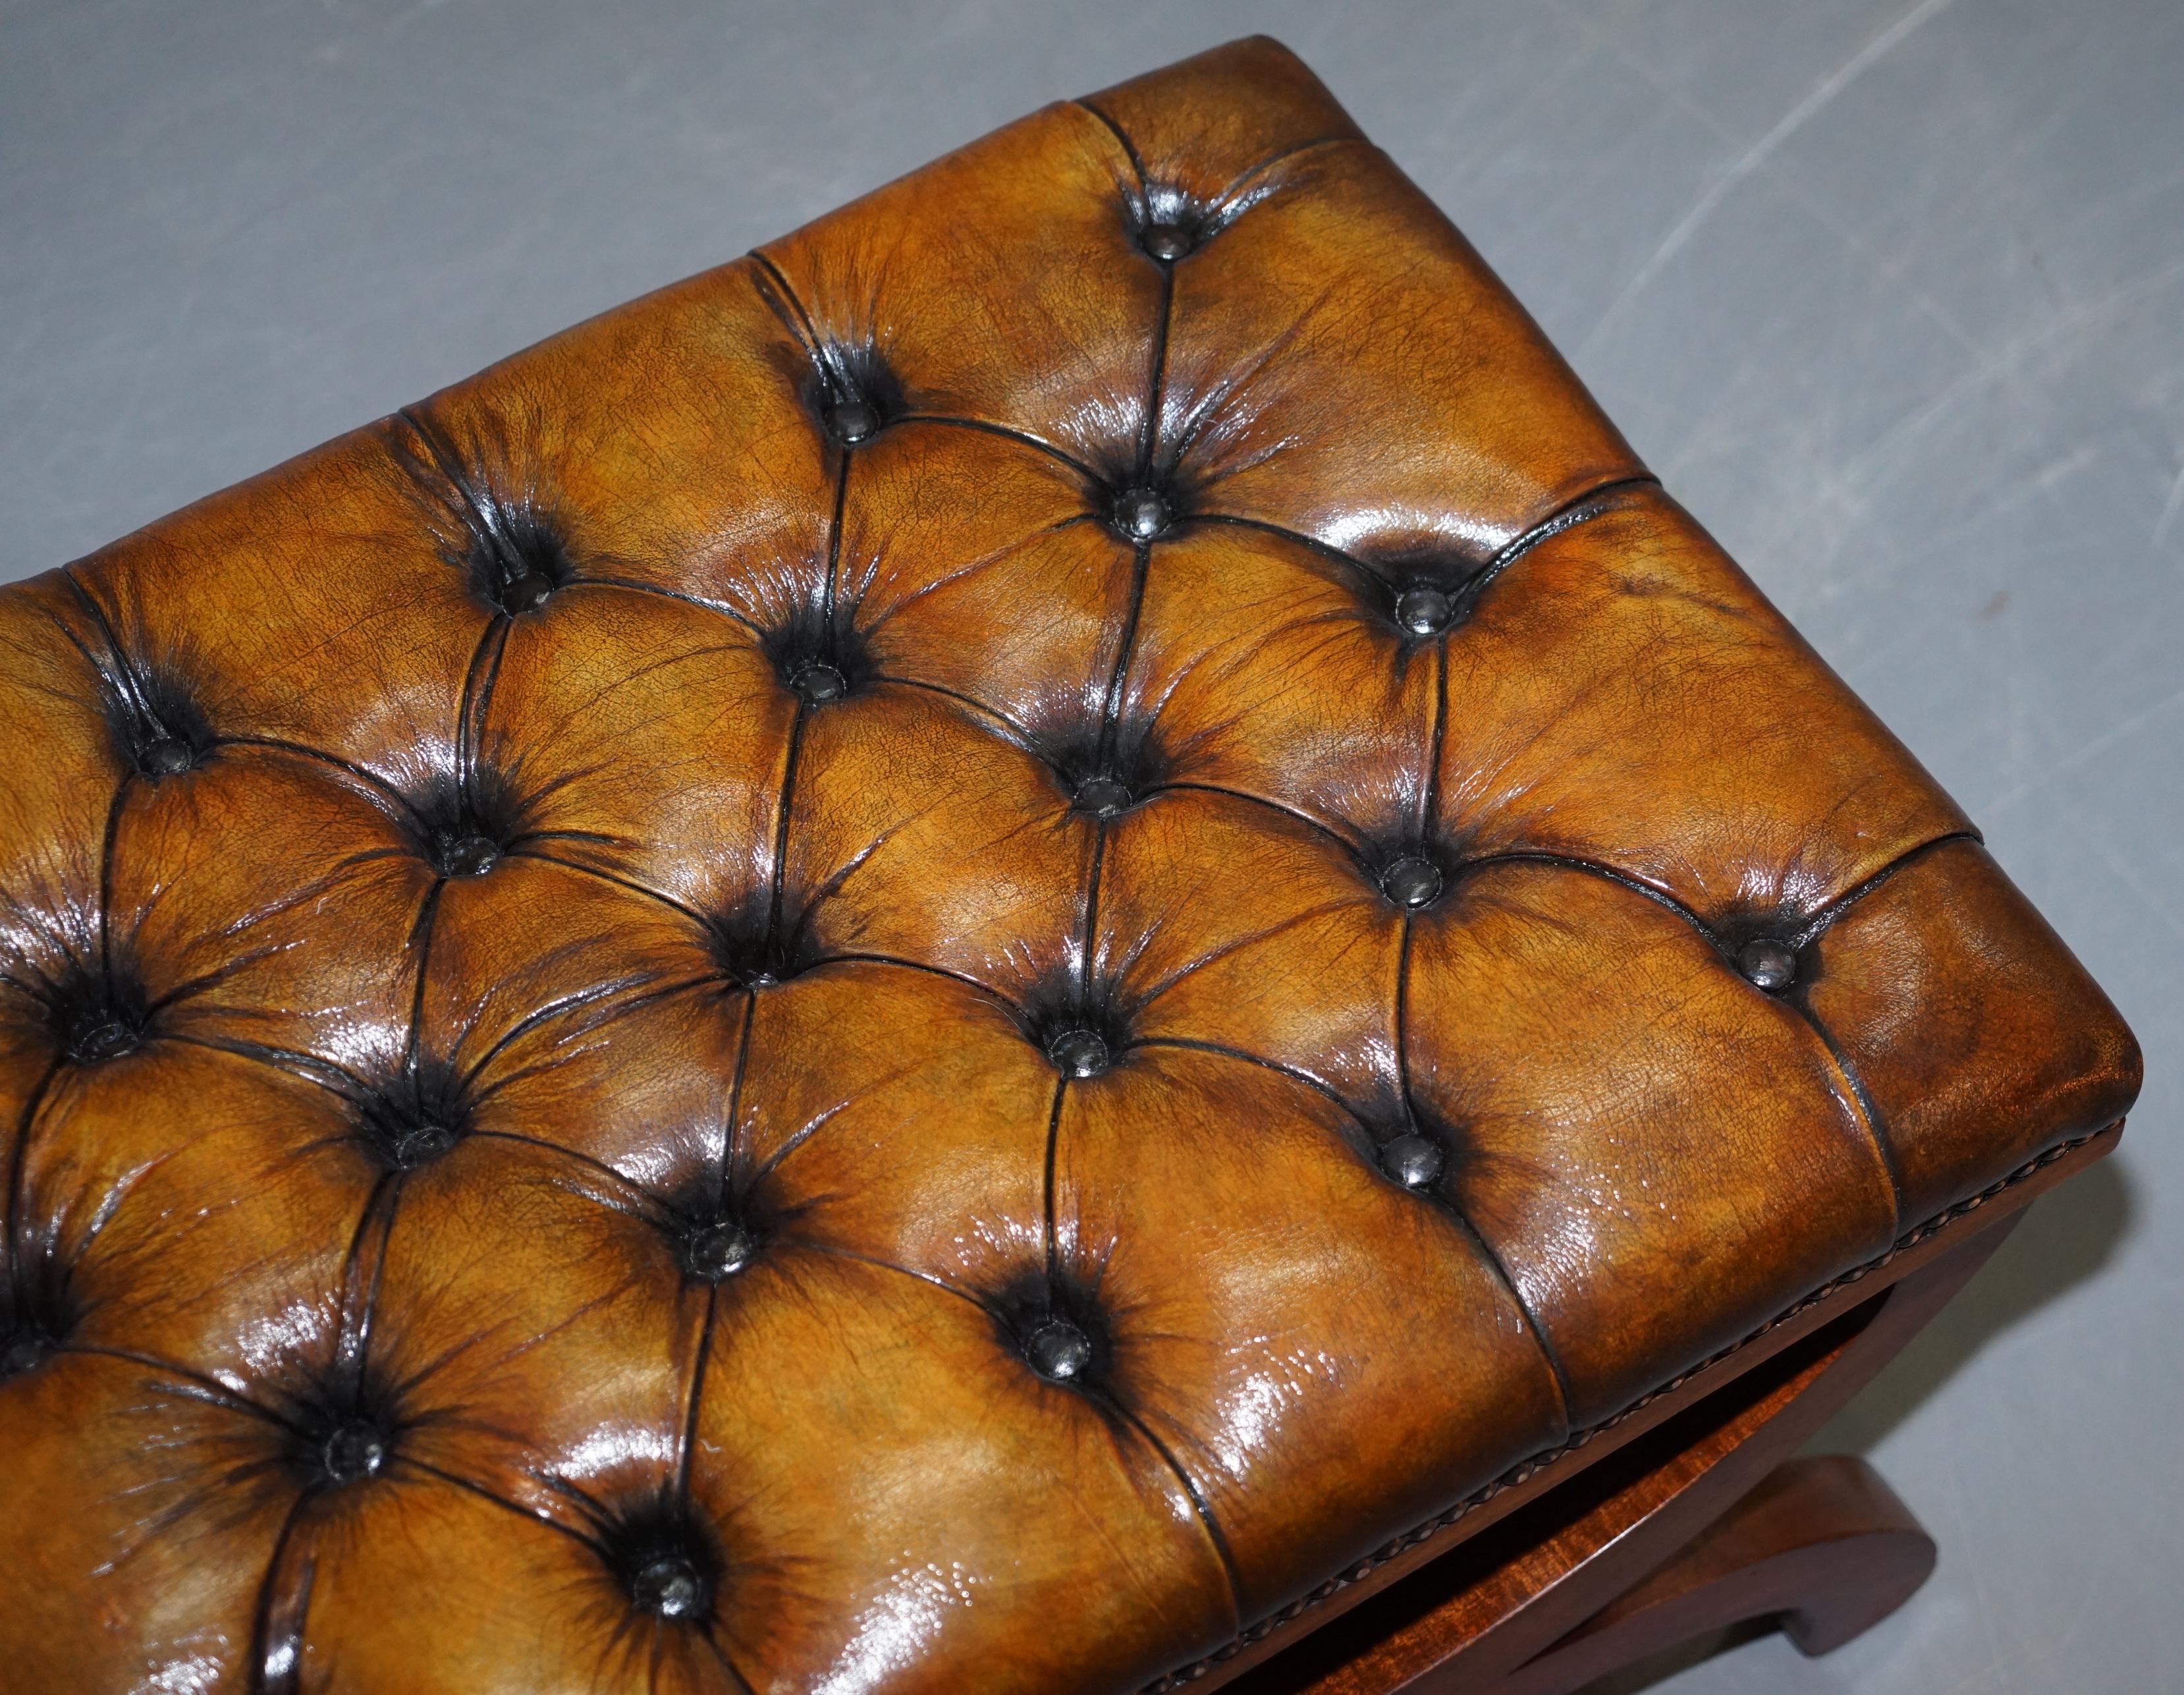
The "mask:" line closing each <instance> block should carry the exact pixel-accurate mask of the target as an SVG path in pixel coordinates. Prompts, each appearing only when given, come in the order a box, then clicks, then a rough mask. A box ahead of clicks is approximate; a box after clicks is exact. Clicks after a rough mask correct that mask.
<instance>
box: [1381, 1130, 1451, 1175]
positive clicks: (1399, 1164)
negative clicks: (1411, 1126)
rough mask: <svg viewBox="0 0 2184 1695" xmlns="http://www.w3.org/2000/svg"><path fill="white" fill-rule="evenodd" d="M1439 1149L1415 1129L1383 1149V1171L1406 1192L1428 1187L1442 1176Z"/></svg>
mask: <svg viewBox="0 0 2184 1695" xmlns="http://www.w3.org/2000/svg"><path fill="white" fill-rule="evenodd" d="M1442 1163H1443V1158H1442V1155H1441V1151H1440V1148H1439V1147H1438V1146H1435V1144H1434V1143H1432V1142H1430V1141H1428V1140H1426V1139H1425V1138H1424V1136H1422V1135H1418V1132H1417V1131H1415V1130H1413V1131H1411V1132H1409V1133H1408V1134H1407V1135H1400V1136H1397V1137H1396V1139H1395V1140H1393V1141H1391V1142H1390V1143H1389V1144H1388V1145H1387V1146H1385V1147H1384V1148H1382V1149H1381V1150H1380V1169H1381V1170H1383V1171H1385V1172H1386V1173H1387V1174H1388V1175H1389V1176H1390V1177H1392V1178H1394V1179H1396V1182H1398V1183H1400V1184H1401V1185H1403V1187H1404V1188H1406V1189H1424V1188H1428V1187H1429V1186H1430V1185H1432V1184H1433V1183H1434V1182H1435V1179H1438V1178H1439V1177H1440V1172H1441V1166H1442Z"/></svg>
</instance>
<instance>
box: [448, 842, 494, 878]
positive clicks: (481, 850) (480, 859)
mask: <svg viewBox="0 0 2184 1695" xmlns="http://www.w3.org/2000/svg"><path fill="white" fill-rule="evenodd" d="M499 857H500V850H499V847H497V846H495V845H493V843H492V842H491V841H489V840H487V839H486V838H485V837H483V836H478V835H470V836H450V837H448V838H446V839H443V841H442V842H441V843H440V845H439V852H438V854H437V858H438V860H439V864H440V869H441V871H442V872H443V873H445V874H446V875H448V876H449V877H482V876H483V875H485V873H487V872H488V871H491V870H492V869H493V864H494V861H497V860H499Z"/></svg>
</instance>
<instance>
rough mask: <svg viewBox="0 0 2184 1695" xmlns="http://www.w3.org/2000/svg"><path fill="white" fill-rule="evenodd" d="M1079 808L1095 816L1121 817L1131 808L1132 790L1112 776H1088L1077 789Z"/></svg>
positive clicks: (1103, 817)
mask: <svg viewBox="0 0 2184 1695" xmlns="http://www.w3.org/2000/svg"><path fill="white" fill-rule="evenodd" d="M1076 801H1077V810H1078V811H1080V812H1089V813H1090V814H1091V815H1092V816H1093V817H1095V818H1102V819H1105V818H1119V817H1122V815H1123V813H1125V812H1127V811H1129V810H1130V791H1129V790H1128V789H1125V788H1124V787H1123V785H1122V784H1121V783H1117V782H1116V781H1115V779H1114V778H1112V777H1092V778H1086V779H1085V780H1084V783H1081V784H1079V785H1078V790H1077V796H1076Z"/></svg>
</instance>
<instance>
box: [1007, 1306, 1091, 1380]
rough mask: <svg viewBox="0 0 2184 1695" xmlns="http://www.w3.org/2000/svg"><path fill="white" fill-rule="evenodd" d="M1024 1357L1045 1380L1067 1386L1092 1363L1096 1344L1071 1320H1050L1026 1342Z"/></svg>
mask: <svg viewBox="0 0 2184 1695" xmlns="http://www.w3.org/2000/svg"><path fill="white" fill-rule="evenodd" d="M1024 1358H1027V1359H1028V1360H1029V1361H1030V1362H1031V1369H1033V1370H1034V1371H1036V1372H1037V1373H1038V1374H1039V1375H1040V1376H1041V1377H1045V1378H1048V1379H1050V1380H1053V1381H1054V1382H1056V1383H1067V1382H1068V1381H1069V1380H1071V1379H1072V1378H1073V1377H1075V1376H1077V1375H1078V1374H1079V1373H1081V1372H1082V1371H1084V1368H1085V1367H1087V1366H1089V1364H1091V1363H1092V1343H1091V1340H1090V1338H1089V1337H1088V1336H1086V1335H1085V1334H1084V1331H1082V1330H1078V1328H1077V1326H1076V1325H1074V1324H1071V1323H1070V1322H1069V1320H1068V1319H1048V1320H1047V1321H1046V1322H1045V1324H1041V1325H1040V1326H1039V1328H1038V1329H1037V1330H1034V1331H1033V1332H1032V1333H1031V1335H1029V1336H1028V1337H1027V1338H1026V1339H1025V1341H1024Z"/></svg>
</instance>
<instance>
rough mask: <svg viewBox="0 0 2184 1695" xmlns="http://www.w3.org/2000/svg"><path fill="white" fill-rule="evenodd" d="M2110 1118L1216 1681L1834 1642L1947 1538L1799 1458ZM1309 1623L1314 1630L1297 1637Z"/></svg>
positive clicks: (1357, 1681) (1522, 1682) (1568, 1663)
mask: <svg viewBox="0 0 2184 1695" xmlns="http://www.w3.org/2000/svg"><path fill="white" fill-rule="evenodd" d="M2115 1135H2116V1132H2115V1131H2114V1129H2110V1130H2108V1131H2104V1132H2103V1133H2102V1134H2101V1135H2098V1136H2095V1137H2092V1138H2090V1139H2088V1140H2087V1141H2085V1142H2084V1143H2082V1144H2079V1145H2077V1146H2074V1147H2072V1148H2071V1149H2070V1150H2069V1151H2068V1152H2067V1153H2066V1154H2064V1155H2063V1156H2061V1157H2057V1158H2054V1159H2052V1160H2051V1161H2050V1162H2048V1163H2047V1164H2046V1165H2045V1166H2044V1167H2043V1168H2041V1169H2039V1170H2037V1171H2036V1172H2032V1173H2031V1174H2029V1175H2027V1176H2026V1177H2025V1179H2024V1180H2022V1181H2020V1182H2016V1183H2014V1184H2013V1185H2009V1187H2008V1188H2007V1189H1998V1190H1997V1191H1996V1192H1994V1193H1993V1194H1992V1196H1989V1197H1986V1198H1985V1200H1984V1204H1982V1205H1981V1206H1979V1207H1975V1208H1973V1209H1970V1210H1968V1211H1966V1212H1965V1213H1964V1214H1963V1215H1962V1216H1960V1217H1957V1218H1952V1219H1950V1220H1949V1221H1947V1223H1945V1224H1937V1225H1936V1226H1935V1227H1932V1228H1931V1229H1928V1230H1926V1231H1924V1232H1921V1233H1919V1234H1918V1235H1917V1236H1916V1238H1915V1240H1914V1242H1913V1243H1912V1245H1910V1246H1906V1248H1905V1249H1904V1250H1903V1252H1900V1253H1899V1254H1898V1255H1897V1256H1896V1257H1895V1258H1894V1259H1893V1260H1892V1262H1891V1263H1889V1264H1888V1265H1887V1266H1886V1267H1884V1268H1880V1269H1878V1270H1876V1271H1875V1272H1874V1273H1873V1274H1870V1275H1869V1277H1867V1278H1864V1279H1861V1280H1858V1281H1856V1282H1853V1283H1851V1284H1849V1285H1847V1286H1846V1287H1844V1288H1842V1289H1841V1290H1840V1291H1836V1294H1835V1295H1833V1296H1830V1297H1829V1298H1828V1299H1826V1300H1825V1301H1823V1302H1818V1303H1816V1304H1815V1305H1814V1307H1813V1308H1812V1310H1811V1311H1810V1312H1808V1313H1804V1314H1802V1315H1800V1317H1799V1318H1797V1319H1795V1320H1793V1321H1791V1322H1789V1323H1787V1324H1784V1325H1782V1326H1780V1328H1779V1330H1776V1331H1775V1332H1773V1333H1770V1334H1769V1335H1768V1336H1766V1337H1764V1338H1763V1339H1761V1340H1760V1341H1757V1342H1755V1343H1752V1344H1748V1345H1747V1347H1746V1348H1745V1349H1741V1350H1739V1351H1738V1352H1736V1354H1733V1355H1731V1356H1730V1357H1729V1358H1725V1359H1724V1360H1723V1361H1721V1362H1719V1363H1718V1364H1717V1365H1715V1366H1713V1367H1709V1368H1708V1369H1707V1370H1705V1371H1703V1372H1701V1373H1699V1374H1697V1376H1696V1377H1695V1378H1694V1379H1693V1380H1691V1382H1690V1383H1689V1384H1687V1385H1685V1386H1683V1387H1682V1388H1681V1389H1680V1390H1679V1391H1677V1392H1675V1393H1674V1394H1672V1395H1669V1396H1665V1397H1662V1404H1660V1405H1658V1406H1657V1407H1654V1408H1650V1409H1648V1410H1647V1412H1646V1414H1645V1416H1642V1417H1639V1418H1635V1419H1630V1420H1628V1421H1626V1423H1625V1424H1624V1425H1619V1426H1616V1427H1612V1428H1611V1429H1610V1430H1607V1431H1603V1432H1602V1433H1601V1435H1600V1436H1597V1437H1596V1439H1595V1440H1594V1441H1593V1442H1591V1443H1589V1444H1587V1445H1586V1447H1585V1448H1583V1449H1580V1450H1577V1451H1576V1452H1572V1453H1569V1454H1566V1455H1564V1456H1563V1457H1562V1458H1560V1459H1558V1460H1557V1461H1555V1462H1554V1463H1552V1464H1549V1465H1546V1466H1545V1467H1543V1468H1541V1470H1540V1472H1539V1474H1538V1475H1537V1477H1536V1478H1535V1479H1533V1480H1529V1482H1528V1483H1527V1484H1526V1485H1524V1486H1518V1487H1514V1488H1512V1489H1509V1490H1508V1491H1506V1493H1505V1494H1504V1495H1501V1496H1496V1497H1492V1498H1490V1499H1489V1500H1488V1501H1486V1502H1485V1503H1482V1504H1481V1505H1480V1506H1479V1508H1476V1509H1474V1512H1473V1513H1472V1514H1467V1515H1466V1516H1465V1517H1464V1518H1462V1519H1457V1521H1456V1523H1455V1525H1452V1526H1451V1533H1450V1534H1449V1535H1448V1536H1446V1538H1445V1539H1443V1538H1440V1537H1436V1538H1435V1539H1433V1541H1431V1542H1427V1543H1425V1544H1423V1545H1422V1546H1421V1547H1418V1549H1416V1550H1413V1552H1412V1554H1411V1555H1408V1556H1399V1557H1397V1558H1392V1559H1390V1561H1388V1562H1387V1564H1386V1565H1385V1567H1384V1568H1376V1569H1374V1570H1372V1571H1370V1572H1369V1574H1368V1575H1365V1576H1362V1577H1361V1578H1359V1579H1358V1580H1357V1581H1356V1582H1355V1583H1354V1584H1352V1585H1351V1592H1346V1593H1344V1594H1343V1595H1342V1596H1341V1597H1340V1602H1339V1603H1336V1604H1331V1605H1329V1607H1328V1609H1326V1610H1327V1613H1328V1614H1329V1616H1327V1617H1325V1618H1323V1619H1312V1618H1310V1617H1309V1615H1307V1617H1306V1618H1300V1619H1299V1620H1297V1621H1296V1625H1297V1626H1299V1627H1301V1628H1292V1629H1288V1630H1284V1631H1280V1632H1279V1633H1276V1634H1274V1635H1272V1636H1269V1637H1268V1639H1267V1640H1265V1641H1264V1642H1259V1643H1256V1644H1254V1645H1253V1647H1252V1648H1250V1649H1248V1650H1246V1651H1245V1653H1240V1654H1239V1655H1237V1656H1236V1658H1235V1659H1234V1661H1233V1662H1232V1663H1230V1664H1225V1665H1223V1666H1222V1667H1220V1668H1219V1669H1218V1670H1217V1671H1214V1672H1212V1674H1211V1675H1206V1676H1205V1677H1203V1679H1202V1680H1194V1681H1196V1682H1197V1684H1198V1687H1199V1688H1201V1689H1204V1690H1211V1689H1213V1688H1217V1687H1218V1688H1223V1689H1226V1690H1228V1691H1229V1692H1230V1695H1397V1692H1401V1695H1569V1692H1572V1691H1574V1690H1577V1689H1579V1688H1580V1687H1583V1686H1584V1685H1585V1684H1587V1683H1590V1682H1591V1681H1594V1680H1596V1679H1597V1678H1600V1677H1602V1676H1603V1675H1607V1674H1608V1673H1610V1672H1613V1671H1615V1670H1619V1669H1621V1668H1623V1667H1624V1666H1628V1665H1630V1664H1635V1663H1636V1662H1638V1661H1640V1660H1642V1659H1647V1658H1649V1657H1651V1656H1652V1655H1653V1654H1655V1653H1658V1652H1660V1651H1661V1650H1663V1649H1664V1648H1672V1647H1674V1646H1675V1645H1676V1644H1678V1643H1679V1642H1686V1641H1689V1640H1691V1638H1692V1637H1694V1636H1699V1635H1702V1634H1703V1633H1706V1632H1708V1631H1713V1630H1715V1629H1718V1628H1719V1627H1721V1626H1723V1625H1730V1624H1735V1623H1738V1622H1741V1621H1743V1620H1752V1619H1769V1620H1775V1621H1776V1622H1777V1623H1779V1624H1780V1626H1781V1628H1782V1629H1783V1630H1784V1631H1786V1633H1787V1634H1788V1635H1789V1636H1790V1637H1791V1640H1792V1641H1793V1642H1796V1643H1797V1645H1798V1646H1799V1647H1800V1648H1803V1649H1804V1650H1805V1651H1806V1652H1807V1653H1825V1652H1827V1651H1828V1650H1829V1649H1830V1648H1835V1647H1837V1646H1839V1645H1840V1644H1841V1643H1842V1642H1847V1641H1849V1640H1850V1639H1851V1638H1852V1637H1853V1636H1856V1635H1858V1633H1859V1632H1860V1631H1864V1629H1866V1628H1867V1627H1868V1626H1869V1625H1873V1624H1875V1623H1876V1622H1877V1621H1879V1620H1881V1619H1883V1618H1885V1617H1886V1616H1887V1614H1889V1613H1891V1612H1892V1611H1893V1610H1894V1609H1896V1608H1897V1607H1898V1606H1900V1605H1902V1604H1903V1602H1904V1601H1905V1600H1907V1599H1908V1598H1909V1597H1910V1595H1911V1594H1912V1592H1914V1590H1916V1589H1917V1588H1918V1586H1919V1584H1921V1583H1922V1582H1924V1581H1925V1578H1926V1575H1927V1574H1928V1573H1929V1572H1930V1571H1931V1570H1932V1569H1933V1564H1934V1544H1933V1543H1932V1542H1931V1540H1929V1539H1928V1537H1927V1536H1926V1535H1925V1532H1924V1531H1922V1530H1921V1529H1920V1528H1919V1524H1918V1521H1917V1520H1916V1519H1914V1518H1913V1517H1912V1516H1911V1514H1910V1512H1909V1511H1908V1508H1905V1507H1904V1505H1903V1503H1902V1502H1901V1501H1899V1500H1897V1497H1896V1496H1895V1495H1894V1493H1893V1492H1892V1491H1890V1489H1889V1487H1888V1486H1887V1485H1886V1483H1884V1482H1883V1481H1882V1480H1880V1477H1879V1476H1878V1475H1876V1474H1875V1472H1874V1471H1873V1469H1871V1468H1870V1467H1869V1466H1868V1465H1866V1464H1864V1461H1862V1460H1858V1459H1852V1458H1820V1459H1793V1458H1791V1456H1792V1455H1793V1454H1794V1453H1795V1452H1797V1449H1798V1448H1799V1447H1802V1446H1803V1445H1804V1443H1805V1442H1806V1441H1808V1440H1809V1439H1810V1438H1811V1436H1813V1435H1814V1432H1815V1431H1817V1430H1819V1428H1820V1426H1821V1425H1823V1424H1825V1422H1826V1421H1827V1419H1830V1417H1832V1416H1833V1415H1834V1413H1836V1411H1837V1410H1838V1409H1839V1408H1841V1406H1842V1405H1843V1404H1844V1403H1845V1402H1847V1401H1848V1400H1849V1399H1850V1398H1851V1397H1852V1396H1853V1394H1855V1393H1856V1392H1857V1391H1858V1390H1859V1389H1860V1388H1862V1387H1864V1385H1865V1384H1866V1383H1867V1382H1868V1381H1869V1380H1870V1379H1871V1378H1872V1377H1873V1375H1874V1374H1875V1373H1876V1372H1877V1371H1879V1370H1880V1368H1881V1366H1882V1365H1884V1364H1886V1363H1887V1361H1888V1360H1889V1359H1890V1358H1892V1357H1893V1356H1894V1355H1895V1353H1896V1352H1897V1350H1898V1349H1900V1348H1901V1347H1903V1345H1904V1344H1905V1343H1906V1342H1908V1341H1909V1340H1910V1339H1911V1338H1912V1337H1913V1336H1914V1335H1917V1334H1918V1332H1919V1330H1921V1329H1922V1328H1923V1327H1924V1326H1925V1324H1926V1323H1927V1322H1928V1321H1929V1320H1930V1319H1932V1318H1933V1317H1934V1316H1935V1315H1936V1313H1939V1312H1940V1310H1941V1309H1942V1307H1943V1306H1944V1305H1945V1304H1947V1302H1948V1301H1949V1300H1950V1299H1951V1297H1953V1296H1954V1295H1955V1294H1956V1293H1957V1291H1958V1290H1959V1289H1961V1288H1962V1287H1963V1286H1964V1284H1965V1282H1966V1281H1967V1280H1970V1277H1971V1275H1972V1274H1973V1273H1974V1272H1975V1271H1977V1270H1978V1269H1979V1268H1980V1267H1981V1265H1982V1264H1984V1263H1986V1260H1987V1258H1988V1257H1990V1256H1991V1255H1992V1253H1993V1252H1994V1251H1995V1249H1996V1248H1997V1247H1999V1246H2001V1244H2002V1241H2003V1238H2004V1237H2006V1236H2007V1235H2009V1231H2010V1229H2011V1228H2012V1227H2013V1226H2014V1224H2015V1223H2016V1221H2017V1219H2018V1218H2019V1217H2020V1215H2021V1209H2022V1207H2024V1205H2025V1203H2026V1202H2029V1201H2030V1200H2031V1198H2032V1196H2035V1195H2036V1194H2038V1193H2040V1192H2041V1191H2042V1190H2045V1189H2047V1188H2048V1187H2050V1186H2052V1185H2053V1183H2054V1182H2057V1181H2059V1180H2060V1179H2062V1178H2064V1177H2066V1176H2068V1175H2069V1174H2071V1173H2072V1172H2074V1171H2075V1170H2077V1169H2079V1168H2081V1167H2083V1166H2084V1165H2086V1164H2088V1163H2091V1162H2092V1161H2093V1160H2094V1159H2098V1157H2101V1156H2102V1155H2103V1154H2105V1153H2106V1152H2107V1151H2109V1148H2110V1147H2111V1146H2114V1141H2115ZM1307 1630H1308V1631H1309V1633H1308V1634H1307V1633H1306V1631H1307Z"/></svg>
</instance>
